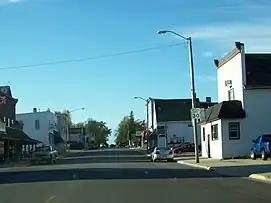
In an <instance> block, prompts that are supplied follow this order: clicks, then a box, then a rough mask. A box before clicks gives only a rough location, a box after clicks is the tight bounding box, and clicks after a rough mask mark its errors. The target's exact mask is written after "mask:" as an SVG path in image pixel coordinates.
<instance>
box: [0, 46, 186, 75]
mask: <svg viewBox="0 0 271 203" xmlns="http://www.w3.org/2000/svg"><path fill="white" fill-rule="evenodd" d="M182 44H185V43H178V44H171V45H166V46H157V47H151V48H145V49H139V50H133V51H126V52H120V53H115V54H105V55H99V56H93V57H86V58H77V59H69V60H62V61H52V62H44V63H36V64H29V65H19V66H6V67H2V68H0V70H6V69H19V68H30V67H39V66H49V65H57V64H63V63H74V62H79V61H88V60H94V59H101V58H109V57H116V56H122V55H129V54H135V53H141V52H147V51H153V50H157V49H163V48H169V47H175V46H179V45H182Z"/></svg>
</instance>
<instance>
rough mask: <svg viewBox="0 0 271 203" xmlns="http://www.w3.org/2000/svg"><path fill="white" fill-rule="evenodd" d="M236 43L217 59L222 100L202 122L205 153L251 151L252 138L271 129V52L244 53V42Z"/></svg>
mask: <svg viewBox="0 0 271 203" xmlns="http://www.w3.org/2000/svg"><path fill="white" fill-rule="evenodd" d="M235 45H236V47H235V48H234V49H233V50H232V51H231V52H230V53H228V54H227V55H226V56H225V57H223V58H222V59H220V60H215V65H216V66H217V81H218V102H219V104H217V105H215V106H213V107H211V108H209V109H207V113H206V122H205V123H203V124H202V126H201V132H202V133H201V134H202V137H201V139H202V156H203V157H211V158H221V159H222V158H232V157H240V156H245V155H248V154H249V152H250V147H251V145H252V140H254V139H256V138H257V137H258V136H259V135H261V134H265V133H267V134H270V133H271V126H270V121H269V116H270V113H271V108H270V103H271V54H252V53H245V49H244V44H243V43H240V42H236V43H235Z"/></svg>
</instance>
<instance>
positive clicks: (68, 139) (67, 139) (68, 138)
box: [66, 108, 85, 148]
mask: <svg viewBox="0 0 271 203" xmlns="http://www.w3.org/2000/svg"><path fill="white" fill-rule="evenodd" d="M80 110H85V108H78V109H73V110H71V111H69V112H70V113H73V112H75V111H80ZM66 122H67V138H66V142H67V141H70V136H69V121H68V115H66ZM66 148H67V144H66Z"/></svg>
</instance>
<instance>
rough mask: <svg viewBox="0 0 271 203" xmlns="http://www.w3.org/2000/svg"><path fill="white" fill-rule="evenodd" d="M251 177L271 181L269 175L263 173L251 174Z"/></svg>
mask: <svg viewBox="0 0 271 203" xmlns="http://www.w3.org/2000/svg"><path fill="white" fill-rule="evenodd" d="M249 178H251V179H255V180H263V181H269V182H271V178H270V177H269V176H265V175H261V174H257V173H254V174H251V175H250V176H249Z"/></svg>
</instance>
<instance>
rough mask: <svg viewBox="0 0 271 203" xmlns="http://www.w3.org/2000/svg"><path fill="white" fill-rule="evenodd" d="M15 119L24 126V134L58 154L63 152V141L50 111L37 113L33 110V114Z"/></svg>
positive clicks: (25, 114) (20, 115)
mask: <svg viewBox="0 0 271 203" xmlns="http://www.w3.org/2000/svg"><path fill="white" fill-rule="evenodd" d="M16 117H17V120H19V121H20V122H22V123H23V124H24V132H26V133H27V134H28V135H29V136H30V137H31V138H33V139H36V140H39V141H40V142H42V143H43V144H44V145H50V146H53V147H55V148H56V149H57V150H58V151H59V152H61V151H63V150H64V148H65V145H64V140H63V138H62V137H61V135H60V133H59V132H58V127H57V122H58V119H57V116H56V115H55V114H54V113H53V112H51V111H50V109H48V110H47V111H37V109H36V108H34V109H33V112H30V113H21V114H17V115H16Z"/></svg>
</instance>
